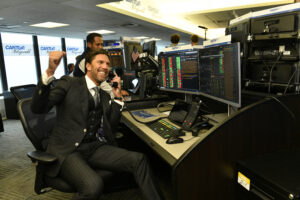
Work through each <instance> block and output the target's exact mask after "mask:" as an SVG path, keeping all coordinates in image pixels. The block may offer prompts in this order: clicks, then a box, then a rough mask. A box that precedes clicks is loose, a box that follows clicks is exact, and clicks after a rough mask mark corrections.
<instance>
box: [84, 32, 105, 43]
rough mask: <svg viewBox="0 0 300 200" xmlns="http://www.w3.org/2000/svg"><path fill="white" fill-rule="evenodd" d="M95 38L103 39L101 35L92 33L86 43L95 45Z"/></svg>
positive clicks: (87, 37)
mask: <svg viewBox="0 0 300 200" xmlns="http://www.w3.org/2000/svg"><path fill="white" fill-rule="evenodd" d="M95 37H102V35H101V34H99V33H90V34H88V35H87V36H86V42H87V43H93V42H94V38H95Z"/></svg>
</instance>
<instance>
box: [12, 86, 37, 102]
mask: <svg viewBox="0 0 300 200" xmlns="http://www.w3.org/2000/svg"><path fill="white" fill-rule="evenodd" d="M35 87H36V85H35V84H28V85H19V86H14V87H10V91H11V93H12V94H13V95H14V96H15V97H16V99H17V102H18V101H19V100H21V99H25V98H29V97H32V96H33V92H34V89H35Z"/></svg>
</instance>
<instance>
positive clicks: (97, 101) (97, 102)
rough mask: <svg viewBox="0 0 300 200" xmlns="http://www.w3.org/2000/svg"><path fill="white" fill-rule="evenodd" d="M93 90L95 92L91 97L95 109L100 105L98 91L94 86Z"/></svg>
mask: <svg viewBox="0 0 300 200" xmlns="http://www.w3.org/2000/svg"><path fill="white" fill-rule="evenodd" d="M93 90H94V91H95V95H94V96H93V98H94V102H95V107H97V106H98V105H99V103H100V97H99V89H98V87H97V86H96V87H93Z"/></svg>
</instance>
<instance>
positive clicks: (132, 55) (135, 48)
mask: <svg viewBox="0 0 300 200" xmlns="http://www.w3.org/2000/svg"><path fill="white" fill-rule="evenodd" d="M142 52H143V48H142V45H141V44H140V43H139V42H131V41H125V42H124V53H123V56H124V64H125V69H126V70H128V71H131V70H135V69H136V68H137V63H138V62H137V61H138V58H139V55H140V54H141V53H142Z"/></svg>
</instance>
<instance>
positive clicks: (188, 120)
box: [182, 102, 200, 130]
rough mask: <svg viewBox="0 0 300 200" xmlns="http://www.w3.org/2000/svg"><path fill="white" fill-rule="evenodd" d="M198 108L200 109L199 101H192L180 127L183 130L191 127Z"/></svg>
mask: <svg viewBox="0 0 300 200" xmlns="http://www.w3.org/2000/svg"><path fill="white" fill-rule="evenodd" d="M199 110H200V103H195V102H192V103H191V106H190V109H189V111H188V114H187V116H186V118H185V119H184V121H183V123H182V129H184V130H190V129H191V127H192V126H193V124H194V122H195V120H196V119H197V117H198V113H199Z"/></svg>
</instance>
